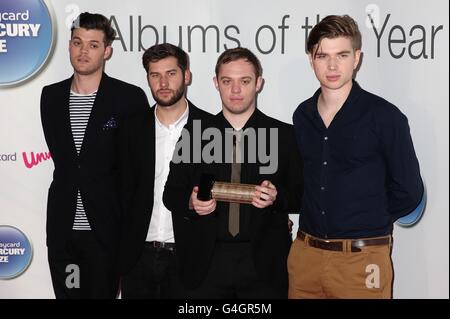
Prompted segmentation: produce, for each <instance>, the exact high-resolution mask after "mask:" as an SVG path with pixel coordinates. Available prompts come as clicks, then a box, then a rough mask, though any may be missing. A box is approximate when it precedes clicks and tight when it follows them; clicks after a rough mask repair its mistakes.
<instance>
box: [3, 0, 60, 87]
mask: <svg viewBox="0 0 450 319" xmlns="http://www.w3.org/2000/svg"><path fill="white" fill-rule="evenodd" d="M53 33H54V32H53V25H52V19H51V16H50V12H49V10H48V8H47V5H46V4H45V3H44V1H43V0H1V1H0V70H1V72H0V86H6V85H13V84H17V83H20V82H22V81H24V80H26V79H28V78H30V77H31V76H33V75H34V74H35V73H36V72H38V71H39V70H40V68H41V67H42V66H43V65H44V63H45V61H46V60H47V58H48V56H49V55H50V51H51V49H52V45H53Z"/></svg>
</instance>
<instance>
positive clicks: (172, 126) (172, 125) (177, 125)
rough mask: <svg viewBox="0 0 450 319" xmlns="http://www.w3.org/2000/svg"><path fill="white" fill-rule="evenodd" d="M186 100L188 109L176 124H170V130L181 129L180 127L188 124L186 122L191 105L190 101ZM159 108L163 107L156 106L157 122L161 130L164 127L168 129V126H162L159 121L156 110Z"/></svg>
mask: <svg viewBox="0 0 450 319" xmlns="http://www.w3.org/2000/svg"><path fill="white" fill-rule="evenodd" d="M184 100H185V101H186V109H185V110H184V113H183V114H182V115H181V116H180V117H179V118H178V119H177V120H176V121H175V122H174V123H172V124H169V126H168V128H179V127H180V126H184V124H185V122H186V120H187V118H188V116H189V103H188V101H187V100H186V99H184ZM159 107H161V106H159V105H158V104H156V107H155V111H154V112H155V122H156V124H157V125H158V126H159V127H160V128H162V127H165V128H167V126H165V125H164V124H162V123H161V122H160V121H159V119H158V117H157V116H156V110H157V108H159Z"/></svg>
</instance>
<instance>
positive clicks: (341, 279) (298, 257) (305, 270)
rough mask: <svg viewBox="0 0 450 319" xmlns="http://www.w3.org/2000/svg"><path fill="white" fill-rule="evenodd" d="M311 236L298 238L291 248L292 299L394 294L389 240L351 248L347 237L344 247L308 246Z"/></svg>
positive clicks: (290, 294)
mask: <svg viewBox="0 0 450 319" xmlns="http://www.w3.org/2000/svg"><path fill="white" fill-rule="evenodd" d="M308 237H310V236H309V235H307V236H306V238H305V241H304V240H302V239H300V238H297V239H296V240H295V241H294V242H293V244H292V246H291V250H290V252H289V257H288V271H289V299H299V298H353V299H366V298H386V299H388V298H392V279H393V269H392V259H391V245H390V244H387V245H381V246H366V247H361V251H360V252H352V251H351V250H350V240H344V241H343V242H344V245H343V246H344V249H343V250H344V251H331V250H325V249H321V248H315V247H311V246H309V245H308V244H307V243H306V242H307V240H308ZM313 238H314V237H313ZM332 241H333V240H332Z"/></svg>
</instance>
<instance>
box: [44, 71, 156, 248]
mask: <svg viewBox="0 0 450 319" xmlns="http://www.w3.org/2000/svg"><path fill="white" fill-rule="evenodd" d="M71 83H72V78H69V79H67V80H65V81H62V82H59V83H55V84H52V85H49V86H46V87H44V88H43V90H42V95H41V120H42V126H43V130H44V135H45V140H46V142H47V145H48V148H49V150H50V153H51V155H52V159H53V162H54V164H55V170H54V172H53V181H52V183H51V185H50V188H49V192H48V202H47V246H48V247H49V249H58V248H63V249H64V248H65V243H66V240H67V238H68V236H69V235H70V233H71V230H72V226H73V222H74V216H75V207H76V198H77V191H78V190H80V192H81V197H82V199H83V204H84V207H85V211H86V216H87V218H88V220H89V224H90V226H91V229H92V231H93V232H94V234H95V236H96V237H97V239H98V240H99V241H100V242H101V243H102V244H103V245H104V246H105V247H106V248H107V249H112V250H116V249H117V239H118V237H119V225H120V220H121V214H122V213H121V209H120V203H119V192H120V183H119V157H118V130H119V129H120V126H121V124H122V122H123V120H124V119H125V118H127V117H129V116H131V115H132V114H137V113H140V112H141V113H143V112H145V110H147V109H149V105H148V101H147V97H146V95H145V93H144V91H143V90H142V89H140V88H138V87H137V86H134V85H131V84H128V83H125V82H122V81H119V80H116V79H114V78H111V77H108V76H107V75H106V74H103V76H102V79H101V82H100V85H99V88H98V91H97V96H96V99H95V102H94V105H93V108H92V111H91V115H90V118H89V122H88V125H87V127H86V131H85V135H84V140H83V145H82V147H81V150H80V154H79V155H77V151H76V148H75V144H74V141H73V136H72V131H71V125H70V117H69V98H70V87H71ZM106 123H109V124H110V125H106Z"/></svg>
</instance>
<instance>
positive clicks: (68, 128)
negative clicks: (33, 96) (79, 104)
mask: <svg viewBox="0 0 450 319" xmlns="http://www.w3.org/2000/svg"><path fill="white" fill-rule="evenodd" d="M72 80H73V76H72V77H70V78H69V79H67V80H65V81H64V82H63V83H62V88H61V90H60V91H58V92H56V94H58V96H57V97H56V98H55V101H54V103H55V110H58V111H57V114H58V115H57V118H58V121H57V123H60V124H59V125H61V130H60V132H62V134H63V137H62V138H63V140H66V141H67V143H66V145H67V147H70V148H71V150H70V152H71V153H72V154H73V158H74V159H75V158H77V156H78V155H77V149H76V147H75V141H74V139H73V134H72V125H71V124H70V110H69V103H70V87H71V85H72Z"/></svg>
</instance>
